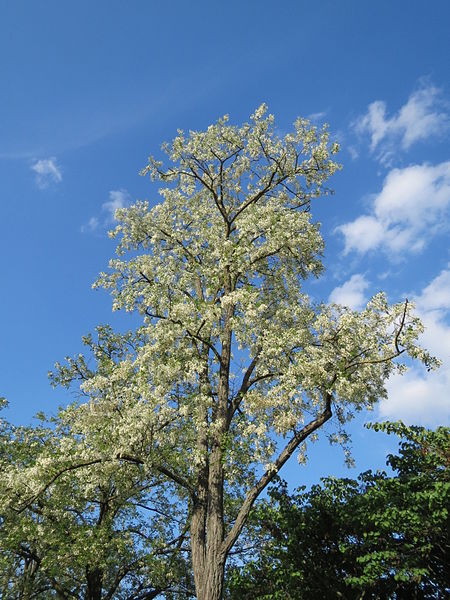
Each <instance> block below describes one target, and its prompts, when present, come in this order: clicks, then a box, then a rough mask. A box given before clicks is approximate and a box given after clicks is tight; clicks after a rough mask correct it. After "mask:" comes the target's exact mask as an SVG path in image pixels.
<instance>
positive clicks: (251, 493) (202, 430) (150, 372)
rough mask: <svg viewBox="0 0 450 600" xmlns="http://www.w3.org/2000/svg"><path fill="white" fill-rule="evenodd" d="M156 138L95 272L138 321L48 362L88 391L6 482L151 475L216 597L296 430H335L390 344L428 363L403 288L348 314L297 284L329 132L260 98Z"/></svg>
mask: <svg viewBox="0 0 450 600" xmlns="http://www.w3.org/2000/svg"><path fill="white" fill-rule="evenodd" d="M163 151H164V153H165V154H166V156H167V160H168V165H167V166H166V165H165V163H164V162H163V161H161V160H159V159H155V158H152V157H150V159H149V162H148V165H147V166H146V167H145V168H144V170H143V171H142V174H143V175H149V176H150V177H151V178H152V179H154V180H156V181H158V182H159V183H160V184H161V186H162V187H161V188H160V194H161V197H162V201H161V202H160V203H158V204H154V205H152V206H151V205H150V204H149V203H148V202H141V201H138V202H136V203H135V204H134V205H132V206H131V207H129V208H124V209H119V210H118V211H117V212H116V219H117V221H118V225H117V227H116V229H115V230H114V231H113V232H112V234H111V235H112V237H113V238H116V239H118V246H117V252H118V255H119V256H118V258H116V259H114V260H112V261H111V262H110V265H109V270H108V271H107V272H105V273H102V274H101V275H100V277H99V279H98V281H97V282H96V284H95V286H96V287H102V288H106V289H107V290H110V292H111V294H112V296H113V308H114V310H121V309H124V310H126V311H133V312H136V313H138V314H139V315H141V318H142V321H141V323H142V324H141V325H140V326H139V327H137V329H136V331H134V332H130V333H128V334H118V333H115V332H113V331H112V330H111V329H109V328H101V329H100V331H99V340H98V342H95V343H94V342H93V341H92V338H90V337H88V338H86V342H87V344H88V346H89V347H90V350H91V352H92V353H93V355H94V357H95V359H96V360H97V364H96V366H95V367H94V368H90V367H89V361H88V359H86V358H85V357H84V356H83V355H79V356H76V357H74V358H69V359H67V361H66V362H65V363H64V364H59V365H57V368H56V370H55V372H54V373H53V375H52V378H53V381H54V382H55V383H56V384H58V383H60V384H63V385H65V386H68V387H71V386H75V387H79V386H80V384H81V391H82V394H84V395H85V396H86V401H85V402H81V403H76V404H74V405H71V406H69V407H68V408H67V409H66V410H65V411H63V413H62V416H63V422H64V427H65V428H67V431H68V434H67V436H66V435H61V436H59V437H57V438H56V439H57V442H55V444H56V445H57V451H54V449H53V448H52V445H53V442H52V441H50V442H49V444H48V445H47V444H46V448H45V449H44V450H43V451H42V452H39V454H38V456H37V458H36V460H33V461H31V462H30V463H29V464H27V465H26V468H22V467H18V466H17V465H14V464H12V465H9V466H7V467H6V470H5V474H6V475H5V476H4V478H5V479H6V481H7V484H6V489H7V490H9V492H8V493H9V496H10V499H9V505H11V506H12V505H13V504H14V498H15V499H16V501H18V502H19V505H20V507H21V509H23V510H24V509H25V508H26V509H27V510H28V509H30V507H31V506H32V505H33V503H35V502H36V501H38V499H39V498H40V497H42V496H43V495H44V496H45V494H56V495H57V494H58V493H59V492H56V491H55V490H56V488H59V489H60V486H61V485H63V482H64V481H66V479H67V478H68V477H69V475H67V474H68V473H70V478H72V477H73V478H75V479H77V478H78V479H79V480H82V481H89V478H90V475H89V473H91V472H95V474H96V478H100V479H102V480H103V481H104V484H105V485H106V486H107V485H109V483H108V482H110V481H111V478H112V480H114V479H115V478H116V477H118V478H119V479H120V480H121V481H122V478H123V485H124V487H125V489H126V490H127V492H126V493H127V494H128V493H129V492H130V493H131V490H132V485H133V482H135V481H139V485H140V486H142V487H143V488H144V489H146V490H148V489H152V490H153V489H155V490H156V489H159V490H160V491H159V492H155V493H157V494H158V498H159V499H161V498H162V496H164V498H165V499H166V502H167V503H168V504H170V510H171V511H175V514H177V515H180V514H182V515H184V520H183V521H182V522H181V523H180V524H179V527H178V528H177V529H176V531H174V535H175V537H179V536H182V535H184V533H185V532H186V531H187V530H188V531H189V541H190V557H191V561H192V566H193V573H194V581H195V589H196V594H197V597H198V598H199V600H219V599H220V598H221V597H222V594H223V578H224V569H225V562H226V559H227V557H228V555H229V553H230V551H231V549H232V548H233V546H234V545H235V544H236V541H237V540H238V538H239V535H240V533H241V531H242V528H243V527H244V525H245V522H246V520H247V518H248V515H249V512H250V510H251V507H252V505H253V503H254V502H255V500H256V499H257V498H258V496H259V495H260V494H261V492H262V491H263V490H264V489H265V488H266V486H267V485H268V484H269V483H270V482H271V481H272V480H273V478H274V477H275V476H276V475H277V473H278V472H279V470H280V469H281V468H282V466H283V465H284V464H285V463H286V461H287V460H288V459H289V458H290V457H291V456H292V455H293V454H294V453H295V452H296V451H299V452H300V454H301V452H302V443H303V442H304V441H305V440H307V439H308V437H309V436H311V435H315V434H316V432H317V431H318V430H319V429H320V428H321V427H322V425H323V424H324V423H325V422H327V421H329V420H330V419H332V418H333V419H334V423H335V433H336V435H335V436H334V438H333V439H334V441H341V440H345V430H344V427H345V423H346V422H347V421H348V420H349V419H351V418H352V416H353V414H354V412H355V411H360V410H363V409H365V408H370V407H372V406H373V405H374V404H375V403H376V402H377V400H378V399H379V398H380V397H384V396H385V395H386V390H385V381H386V379H387V378H388V377H389V376H390V375H391V374H392V373H393V372H394V371H396V370H400V371H402V370H403V369H404V368H405V363H404V361H403V362H402V359H403V358H406V357H411V358H414V359H418V360H420V361H422V362H424V363H425V364H426V365H427V366H428V367H434V366H436V364H437V362H436V361H435V360H434V359H433V358H432V357H430V356H429V355H428V353H427V352H426V351H425V350H423V349H422V348H420V346H419V345H418V344H417V338H418V335H419V334H420V333H421V331H422V326H421V323H420V321H419V319H418V318H417V317H415V316H414V314H413V311H412V306H411V305H410V303H408V301H404V302H400V303H398V304H392V305H391V304H389V303H388V302H387V299H386V296H385V295H384V294H383V293H379V294H377V295H376V296H374V297H373V298H372V299H371V300H370V301H369V302H368V304H367V306H366V308H364V309H363V310H362V311H361V312H358V311H353V310H350V309H349V308H348V307H345V306H339V305H335V304H332V305H326V304H325V303H320V302H319V303H315V302H312V301H311V300H310V298H309V297H308V295H307V294H306V293H305V290H304V281H305V280H306V279H307V278H309V277H317V276H319V275H320V274H321V272H322V270H323V267H322V262H321V255H322V251H323V247H324V244H323V240H322V237H321V235H320V231H319V225H318V224H317V223H315V222H314V220H313V219H312V216H311V211H310V208H311V203H312V201H313V200H315V199H316V198H318V197H319V196H321V195H324V194H327V193H328V191H329V190H328V189H327V188H326V186H325V184H326V181H327V179H328V178H329V177H330V176H331V175H333V173H335V172H336V170H337V169H338V168H339V165H338V163H337V162H335V159H334V155H335V154H336V153H337V152H338V145H337V144H336V143H331V142H330V140H329V134H328V131H327V129H326V128H323V129H321V130H318V129H317V128H316V127H314V126H312V125H311V124H310V123H308V121H306V120H304V119H297V120H296V122H295V123H294V128H293V131H292V132H291V133H287V134H286V135H284V136H280V135H279V134H278V132H277V129H276V127H275V124H274V118H273V116H272V115H268V114H267V109H266V107H265V106H264V105H262V106H261V107H260V108H258V109H257V110H256V111H255V113H254V114H253V115H252V116H251V119H250V122H249V123H245V124H244V125H242V126H234V125H231V124H230V123H229V120H228V117H224V118H222V119H219V121H218V122H217V123H215V124H213V125H210V126H209V127H208V128H207V129H206V130H205V131H201V132H197V131H190V132H189V133H184V132H182V131H179V132H178V135H177V137H176V138H175V139H174V140H173V142H172V143H171V144H166V145H164V146H163ZM49 439H50V440H52V439H54V438H52V436H51V435H50V434H49ZM19 462H20V461H19ZM76 485H79V484H78V483H77V484H76ZM114 485H118V487H119V489H121V487H122V483H120V484H119V483H117V484H116V483H115V484H114ZM11 490H13V493H12V497H13V499H12V500H11ZM90 498H91V501H92V500H93V498H94V497H93V496H92V495H91V496H90ZM19 499H20V500H19ZM168 499H170V502H169V500H168ZM168 537H170V536H168ZM101 593H103V592H101Z"/></svg>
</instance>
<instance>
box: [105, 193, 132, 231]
mask: <svg viewBox="0 0 450 600" xmlns="http://www.w3.org/2000/svg"><path fill="white" fill-rule="evenodd" d="M129 201H130V194H129V193H128V192H127V191H126V190H111V191H110V192H109V200H108V201H107V202H104V203H103V204H102V211H104V212H106V213H107V223H112V222H113V221H114V220H115V214H116V210H117V209H118V208H124V206H126V205H127V204H128V203H129Z"/></svg>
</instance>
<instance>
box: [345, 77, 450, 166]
mask: <svg viewBox="0 0 450 600" xmlns="http://www.w3.org/2000/svg"><path fill="white" fill-rule="evenodd" d="M449 126H450V119H449V114H448V106H447V105H446V104H445V103H444V101H443V100H442V98H441V91H440V90H439V89H438V88H436V87H434V86H432V85H422V86H421V87H420V88H419V89H418V90H416V91H415V92H413V93H412V94H411V96H410V97H409V99H408V101H407V102H406V104H404V105H403V106H402V107H401V108H400V110H399V111H398V112H397V113H395V114H394V115H393V116H391V117H389V116H388V115H387V107H386V103H385V102H384V101H382V100H376V101H375V102H372V103H371V104H369V106H368V109H367V112H366V114H364V115H362V116H361V117H359V118H358V119H356V121H355V122H354V123H353V127H354V129H355V131H356V132H357V133H359V134H360V135H366V134H368V135H369V137H370V150H371V152H374V153H376V156H377V159H378V160H379V161H380V162H381V163H383V164H389V163H390V162H391V160H392V158H393V156H394V154H395V153H396V152H398V150H399V149H401V150H408V149H409V148H410V147H411V146H412V145H413V144H414V143H416V142H419V141H422V140H425V139H427V138H429V137H433V136H438V137H439V136H442V134H443V133H444V132H445V131H447V130H448V128H449Z"/></svg>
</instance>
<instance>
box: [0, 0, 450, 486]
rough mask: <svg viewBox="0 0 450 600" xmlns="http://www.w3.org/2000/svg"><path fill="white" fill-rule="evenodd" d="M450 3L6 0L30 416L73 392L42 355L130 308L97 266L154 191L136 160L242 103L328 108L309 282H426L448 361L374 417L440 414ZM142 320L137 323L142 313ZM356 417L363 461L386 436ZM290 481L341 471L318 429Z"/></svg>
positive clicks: (2, 145) (4, 349) (17, 381)
mask: <svg viewBox="0 0 450 600" xmlns="http://www.w3.org/2000/svg"><path fill="white" fill-rule="evenodd" d="M449 18H450V5H449V3H448V2H446V1H444V0H436V1H434V2H433V3H432V4H430V5H428V6H425V3H424V2H416V1H414V0H413V1H411V0H410V1H398V2H391V1H384V0H381V1H378V2H373V3H367V2H357V1H356V0H354V1H348V0H341V1H340V2H335V1H325V0H323V1H321V2H305V1H301V0H297V1H294V0H285V1H283V2H269V1H266V0H258V1H253V0H251V1H247V2H242V1H241V2H237V1H235V0H232V1H228V2H226V3H223V2H218V1H215V0H214V1H212V0H211V1H209V2H204V1H203V0H198V1H194V2H186V1H184V2H181V1H171V2H166V3H162V2H156V1H154V2H151V1H148V0H147V1H142V0H134V1H131V2H126V3H125V2H119V1H116V0H108V1H106V0H96V2H86V1H84V0H79V1H78V2H76V3H75V2H73V3H69V2H61V1H60V0H58V1H54V0H45V1H44V2H39V3H38V2H31V1H28V2H26V1H22V0H17V1H16V2H4V3H2V7H1V8H0V77H1V83H2V85H1V87H0V223H1V229H2V235H1V238H0V256H1V261H0V285H1V303H2V310H1V311H0V332H1V337H0V340H1V341H0V365H1V366H0V376H1V377H0V381H1V384H0V394H1V395H4V396H6V397H7V398H8V400H9V402H10V408H9V410H8V417H9V418H10V419H11V420H13V421H15V422H28V421H29V420H30V419H31V417H32V415H33V414H34V413H35V412H37V411H38V410H44V411H47V412H52V411H53V412H54V411H55V410H56V408H57V406H58V404H60V403H61V404H64V403H66V402H67V401H69V400H70V399H71V398H70V396H68V395H67V393H65V392H63V391H61V390H57V391H53V390H52V389H51V388H50V386H49V384H48V381H47V371H48V370H49V369H51V368H52V366H53V364H54V362H55V361H56V360H60V359H62V358H63V357H64V356H65V355H67V354H74V353H76V352H78V351H80V350H81V342H80V338H81V336H82V335H83V334H85V333H87V332H88V331H90V330H92V329H93V327H95V325H96V324H98V323H105V322H111V323H112V324H116V325H117V326H121V327H122V326H123V321H122V320H121V317H120V315H112V314H111V302H110V298H109V297H108V296H107V294H106V293H102V292H99V291H96V292H94V291H92V289H91V284H92V282H93V281H94V279H95V278H96V275H97V274H98V273H99V272H100V271H101V270H103V269H104V268H105V267H106V265H107V262H108V260H109V258H111V257H112V256H113V253H114V244H113V242H111V241H110V240H109V239H108V238H107V235H106V231H107V229H108V228H109V227H111V226H112V225H113V223H114V217H113V214H114V209H115V208H116V207H118V206H122V205H127V204H129V203H131V202H132V201H133V200H134V199H137V198H139V199H144V198H148V199H149V200H150V201H153V200H155V201H156V199H157V195H156V193H155V189H154V188H153V187H152V186H151V185H150V183H149V181H148V180H147V179H144V178H142V177H139V175H138V172H139V170H140V169H141V168H142V167H143V166H145V164H146V159H147V156H148V155H149V154H155V153H156V154H157V153H158V151H159V147H160V145H161V143H162V142H163V141H164V140H170V139H171V138H172V137H173V136H174V135H175V133H176V130H177V128H184V129H201V128H204V127H206V126H207V125H208V124H209V123H210V122H212V121H214V120H216V119H217V118H218V117H220V116H221V115H223V114H225V113H228V114H230V117H231V121H232V122H236V123H240V122H242V121H245V120H247V119H248V117H249V115H250V114H251V113H252V112H253V110H254V109H255V108H256V107H257V106H258V105H259V104H261V102H263V101H264V102H266V103H267V104H268V105H269V109H270V112H272V113H273V114H275V116H276V119H277V122H278V126H279V127H280V129H283V130H285V129H288V128H289V126H290V125H291V123H292V122H293V121H294V120H295V118H296V116H298V115H301V116H306V117H309V118H310V119H311V120H313V121H315V122H317V123H322V122H324V121H326V122H328V123H329V124H330V128H331V131H332V134H333V137H335V138H336V139H337V140H339V141H340V143H341V146H342V152H341V154H340V161H341V162H342V164H343V171H342V172H341V173H339V174H338V175H336V176H335V177H334V178H333V181H332V182H331V185H332V187H334V189H335V195H334V196H333V197H331V198H326V199H321V200H319V201H317V202H316V203H315V205H314V206H313V209H312V212H313V215H314V217H315V218H316V219H318V220H319V221H321V223H322V232H323V235H324V237H325V241H326V261H325V262H326V266H327V271H326V275H325V277H324V278H323V279H322V280H320V282H318V283H316V284H311V286H310V292H311V294H313V295H314V297H315V298H317V299H325V300H327V299H329V298H330V299H332V300H336V301H342V302H343V303H347V304H349V305H351V306H354V307H358V306H361V305H362V304H363V303H364V302H365V301H366V300H367V299H368V298H369V297H370V296H371V295H372V294H373V293H375V292H377V291H379V290H380V289H384V290H386V291H387V292H388V294H389V298H390V300H391V301H399V300H401V299H403V298H404V297H405V296H406V295H407V296H408V297H409V298H411V299H412V298H414V299H415V301H416V304H417V309H418V311H419V313H420V314H421V316H422V318H423V320H424V322H425V324H426V325H427V330H426V333H425V334H424V344H426V345H427V347H428V348H429V349H430V350H432V351H434V352H435V353H436V354H437V355H438V356H439V357H440V358H441V359H442V360H443V366H442V368H441V370H440V371H439V372H438V373H433V374H427V373H426V372H424V371H422V370H420V369H419V368H417V367H413V368H412V369H411V371H410V372H409V373H408V374H407V375H406V376H405V377H404V378H403V379H402V380H398V379H393V380H392V381H390V382H389V385H388V387H389V392H390V395H389V399H388V400H387V401H383V402H382V403H381V404H380V405H379V407H378V408H377V409H376V410H375V412H374V413H373V414H372V415H369V417H370V418H371V419H373V420H374V419H379V418H390V419H397V418H402V419H404V420H405V421H407V422H411V423H421V424H425V425H430V426H435V425H438V424H444V423H448V421H449V410H448V406H449V402H448V392H447V390H448V389H449V385H450V316H449V315H450V256H449V245H448V239H449V235H448V234H449V227H448V224H449V221H448V213H449V205H450V163H449V159H450V157H449V152H448V148H449V144H448V140H449V135H450V88H449V69H448V62H449V41H448V23H449ZM132 323H133V322H132V319H131V320H129V321H128V322H127V325H130V326H131V325H132ZM367 419H368V417H367V415H363V416H362V417H361V418H358V419H357V420H356V422H355V423H354V425H353V426H352V428H351V429H352V431H353V437H354V455H355V458H356V461H357V463H356V471H355V472H359V471H360V470H362V469H363V468H368V467H369V466H380V465H382V464H384V456H385V453H386V451H387V450H388V449H390V448H392V443H391V442H390V441H389V440H387V439H386V438H384V437H383V436H381V434H371V433H369V432H366V431H365V430H364V429H362V427H361V424H362V422H364V421H365V420H367ZM310 459H311V461H310V463H309V466H308V467H307V468H306V469H304V468H302V470H301V471H299V469H300V467H298V466H296V465H293V466H290V467H289V469H288V471H287V474H288V476H289V477H290V478H291V479H292V480H293V481H296V482H298V483H300V482H301V481H303V480H305V481H315V480H317V478H318V476H319V475H324V474H327V473H329V472H330V471H331V472H334V473H336V474H341V473H345V471H343V468H342V463H343V456H342V453H341V452H340V451H339V450H338V449H333V450H332V451H331V453H330V450H329V448H328V446H326V445H324V444H321V443H319V444H318V446H317V448H314V449H312V451H311V453H310Z"/></svg>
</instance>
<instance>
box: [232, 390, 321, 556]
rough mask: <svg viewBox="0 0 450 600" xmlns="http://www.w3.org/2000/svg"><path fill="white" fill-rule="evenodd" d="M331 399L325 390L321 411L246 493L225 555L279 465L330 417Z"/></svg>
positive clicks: (293, 438) (278, 469) (278, 468)
mask: <svg viewBox="0 0 450 600" xmlns="http://www.w3.org/2000/svg"><path fill="white" fill-rule="evenodd" d="M331 399H332V395H331V393H330V392H327V393H326V397H325V408H324V410H323V412H322V413H321V414H320V415H319V416H318V417H317V418H316V419H314V420H313V421H311V422H310V423H308V425H305V427H303V428H302V429H301V430H300V431H298V432H297V433H296V434H295V435H294V437H292V438H291V440H290V441H289V442H288V444H287V445H286V446H285V448H284V450H283V451H282V452H281V453H280V454H279V456H278V458H277V459H276V460H275V462H274V464H273V466H272V467H271V468H270V469H268V470H267V471H266V472H265V473H264V475H262V477H261V479H260V480H259V481H258V483H257V484H256V485H255V486H254V487H253V488H252V489H251V490H250V491H249V492H248V493H247V496H246V498H245V500H244V502H243V504H242V506H241V509H240V511H239V513H238V516H237V517H236V520H235V522H234V525H233V527H232V528H231V530H230V531H229V533H228V535H227V536H226V538H225V540H224V542H223V545H222V552H223V554H224V555H225V556H227V555H228V553H229V551H230V550H231V548H232V547H233V545H234V543H235V541H236V539H237V538H238V536H239V534H240V533H241V531H242V529H243V527H244V525H245V523H246V521H247V518H248V515H249V513H250V510H251V508H252V506H253V503H254V502H255V500H256V499H257V497H258V496H259V495H260V494H261V492H262V491H263V490H264V488H265V487H266V486H267V485H268V484H269V483H270V482H271V481H272V480H273V479H274V477H275V476H276V475H277V474H278V472H279V471H280V469H281V467H282V466H283V465H284V464H285V463H286V461H287V460H288V459H289V458H290V457H291V456H292V454H293V453H294V451H295V450H296V448H298V446H299V445H300V444H301V443H302V442H303V440H305V439H306V438H307V437H308V436H309V435H311V433H313V432H314V431H316V429H319V427H321V426H322V425H323V424H324V423H325V422H326V421H328V420H329V419H330V418H331V416H332V411H331Z"/></svg>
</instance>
